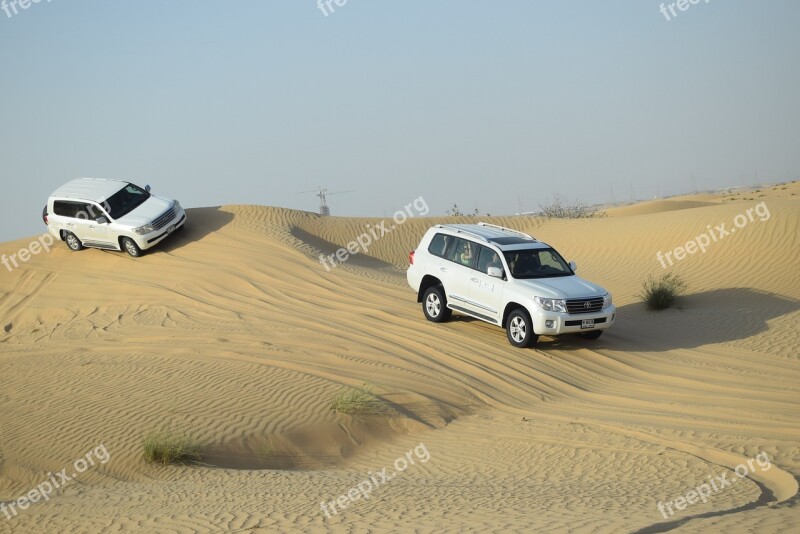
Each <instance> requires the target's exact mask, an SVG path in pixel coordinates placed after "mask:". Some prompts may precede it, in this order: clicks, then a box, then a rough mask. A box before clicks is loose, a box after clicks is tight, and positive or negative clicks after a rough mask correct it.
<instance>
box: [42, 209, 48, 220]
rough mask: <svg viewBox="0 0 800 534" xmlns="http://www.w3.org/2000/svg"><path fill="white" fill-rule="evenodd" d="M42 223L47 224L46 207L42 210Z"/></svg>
mask: <svg viewBox="0 0 800 534" xmlns="http://www.w3.org/2000/svg"><path fill="white" fill-rule="evenodd" d="M42 222H43V223H44V224H47V205H45V206H44V207H43V208H42Z"/></svg>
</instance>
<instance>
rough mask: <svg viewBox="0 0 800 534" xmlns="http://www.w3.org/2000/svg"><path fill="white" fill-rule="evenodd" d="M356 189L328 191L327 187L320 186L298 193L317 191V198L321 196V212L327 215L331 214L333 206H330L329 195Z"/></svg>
mask: <svg viewBox="0 0 800 534" xmlns="http://www.w3.org/2000/svg"><path fill="white" fill-rule="evenodd" d="M354 191H355V190H354V189H349V190H347V191H334V192H333V193H328V189H327V188H323V187H319V188H317V189H313V190H311V191H300V192H299V193H297V194H298V195H305V194H308V193H316V196H317V198H319V214H320V215H322V216H323V217H327V216H328V215H330V214H331V208H330V207H329V206H328V197H329V196H332V195H341V194H342V193H353V192H354Z"/></svg>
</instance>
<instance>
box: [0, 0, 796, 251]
mask: <svg viewBox="0 0 800 534" xmlns="http://www.w3.org/2000/svg"><path fill="white" fill-rule="evenodd" d="M10 1H11V0H6V4H8V3H10ZM24 2H25V0H23V3H24ZM660 4H661V2H660V1H651V0H619V1H614V0H608V1H597V0H582V1H577V0H576V1H569V0H559V1H552V0H549V1H540V0H524V1H522V0H520V1H517V0H513V1H512V0H509V1H493V2H489V1H476V0H458V1H455V0H440V1H431V0H404V1H399V0H397V1H385V0H383V1H376V0H372V1H367V0H347V2H346V3H345V5H343V6H338V7H337V6H336V4H335V3H332V4H331V5H332V6H333V8H334V9H335V11H333V12H332V13H331V12H328V16H325V15H324V14H323V13H322V11H321V10H320V9H319V8H318V7H317V3H316V0H259V1H255V0H249V1H245V0H240V1H233V0H227V1H221V0H220V1H215V2H210V1H206V0H191V1H190V0H171V1H169V2H167V1H154V0H152V1H146V0H139V1H136V2H134V1H125V2H123V1H116V2H109V1H107V0H106V1H100V0H83V1H75V0H73V1H68V0H52V1H50V2H48V1H47V0H42V1H41V2H39V3H35V4H34V3H31V4H30V5H29V7H28V8H27V9H21V8H19V7H18V6H15V7H16V9H17V11H18V13H17V14H14V13H13V9H11V8H9V12H10V13H11V15H12V16H11V17H8V16H7V14H6V13H5V12H4V11H3V10H0V77H2V78H0V79H2V93H0V94H1V95H2V101H0V179H2V191H3V202H2V212H0V220H2V226H0V241H5V240H10V239H16V238H19V237H23V236H28V235H34V234H37V233H39V232H43V231H44V225H43V224H42V223H41V220H40V213H41V209H42V206H43V205H44V204H45V202H46V199H47V196H48V195H49V194H50V193H51V192H52V191H53V190H54V189H55V188H56V187H57V186H59V185H61V184H62V183H64V182H66V181H68V180H71V179H73V178H76V177H79V176H92V177H109V178H120V179H127V180H130V181H133V182H135V183H138V184H140V185H144V184H151V185H152V186H153V189H154V192H155V193H156V194H163V195H165V196H171V197H174V198H178V199H179V200H180V201H181V203H182V204H183V205H184V206H187V207H197V206H215V205H220V204H228V203H250V204H264V205H273V206H284V207H290V208H297V209H306V210H309V211H315V210H316V208H317V199H316V198H315V197H314V195H313V194H306V195H298V194H296V193H297V192H299V191H306V190H310V189H313V188H315V187H317V186H319V185H321V186H324V187H327V188H329V189H330V190H331V191H333V190H350V189H352V190H354V191H355V192H353V193H348V194H342V195H338V196H334V197H331V198H330V199H329V201H330V205H331V209H332V212H333V214H334V215H337V214H338V215H353V216H362V215H363V216H367V215H374V216H383V215H386V214H391V213H393V212H394V210H396V209H397V208H399V207H402V206H403V205H404V204H407V203H408V202H410V201H412V200H413V199H415V198H417V197H419V196H423V197H424V198H425V199H426V201H427V203H428V204H429V206H430V208H431V215H435V214H444V212H445V211H446V210H447V209H448V208H449V207H450V206H451V205H452V204H453V203H454V202H457V203H458V204H459V205H460V206H461V207H462V208H466V209H473V208H475V207H478V208H479V209H480V210H481V211H482V212H484V213H485V212H490V213H492V214H508V213H515V212H518V211H519V210H520V208H521V209H522V210H524V211H529V210H535V209H536V208H537V205H538V203H540V202H545V201H547V200H548V199H549V198H551V196H552V195H553V194H554V193H561V194H563V195H565V196H567V197H570V198H577V199H580V200H584V201H587V202H605V201H609V200H611V198H612V195H613V198H614V200H617V201H619V200H627V199H629V198H630V197H631V196H633V197H635V198H652V197H653V196H655V195H658V194H661V195H665V194H676V193H683V192H689V191H691V190H692V188H693V184H694V187H695V188H697V189H708V188H721V187H728V186H736V185H742V184H750V183H755V182H764V183H771V182H779V181H786V180H793V179H797V178H800V176H798V175H799V174H800V104H798V95H800V31H798V29H797V25H798V21H800V2H798V1H796V0H765V1H758V2H756V1H744V0H724V1H723V0H711V1H710V2H706V0H700V2H699V3H698V4H696V5H691V4H688V6H689V7H688V9H687V10H686V11H678V10H676V13H677V17H672V16H671V15H670V18H671V20H669V21H668V20H667V17H666V16H665V15H664V14H662V13H661V12H660V11H659V6H660ZM666 4H667V5H668V4H669V2H667V3H666ZM667 13H668V14H669V10H668V9H667Z"/></svg>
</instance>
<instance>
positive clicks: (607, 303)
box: [603, 293, 611, 310]
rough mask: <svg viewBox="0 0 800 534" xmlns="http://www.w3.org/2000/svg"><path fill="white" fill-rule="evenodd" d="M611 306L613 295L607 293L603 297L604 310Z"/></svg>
mask: <svg viewBox="0 0 800 534" xmlns="http://www.w3.org/2000/svg"><path fill="white" fill-rule="evenodd" d="M609 306H611V293H606V294H605V295H603V309H604V310H605V309H606V308H608V307H609Z"/></svg>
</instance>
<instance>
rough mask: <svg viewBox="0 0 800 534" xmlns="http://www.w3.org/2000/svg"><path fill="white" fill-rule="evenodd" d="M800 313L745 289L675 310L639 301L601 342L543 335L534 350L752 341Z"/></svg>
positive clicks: (685, 300) (694, 298) (697, 296)
mask: <svg viewBox="0 0 800 534" xmlns="http://www.w3.org/2000/svg"><path fill="white" fill-rule="evenodd" d="M797 311H800V301H797V300H794V299H791V298H787V297H783V296H781V295H777V294H775V293H769V292H766V291H758V290H755V289H748V288H725V289H715V290H711V291H704V292H702V293H694V294H689V295H686V296H683V297H680V298H679V299H678V300H677V302H676V303H675V306H674V307H673V308H670V309H667V310H662V311H650V310H648V309H647V308H646V307H645V304H644V303H643V302H637V303H633V304H626V305H625V306H621V307H619V308H617V318H616V322H615V324H614V326H612V327H611V328H610V329H609V330H607V331H606V332H604V333H603V336H602V337H601V338H600V339H597V340H594V341H591V340H587V339H582V338H581V337H580V336H577V335H564V336H558V337H547V336H542V337H540V338H539V342H538V343H537V348H538V349H542V350H548V349H554V350H572V349H581V348H584V349H585V348H591V349H609V350H636V351H654V352H659V351H668V350H673V349H691V348H696V347H700V346H703V345H709V344H714V343H724V342H728V341H736V340H741V339H745V338H748V337H752V336H755V335H758V334H761V333H763V332H766V331H767V330H768V329H769V326H768V324H767V323H768V322H769V321H771V320H773V319H776V318H778V317H781V316H784V315H787V314H790V313H794V312H797Z"/></svg>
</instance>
